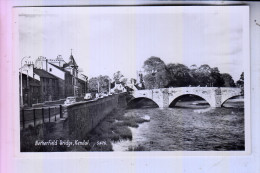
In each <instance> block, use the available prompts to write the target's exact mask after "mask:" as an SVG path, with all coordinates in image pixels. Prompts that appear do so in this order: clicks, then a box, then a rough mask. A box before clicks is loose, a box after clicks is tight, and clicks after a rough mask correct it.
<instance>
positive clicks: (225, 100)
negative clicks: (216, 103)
mask: <svg viewBox="0 0 260 173" xmlns="http://www.w3.org/2000/svg"><path fill="white" fill-rule="evenodd" d="M238 96H241V94H233V95H230V96H226V97H224V98H222V100H221V107H222V106H223V105H224V104H225V103H226V102H227V101H228V100H229V99H232V98H235V97H238Z"/></svg>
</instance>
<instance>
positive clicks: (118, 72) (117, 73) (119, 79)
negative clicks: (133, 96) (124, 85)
mask: <svg viewBox="0 0 260 173" xmlns="http://www.w3.org/2000/svg"><path fill="white" fill-rule="evenodd" d="M123 77H124V75H122V73H121V72H120V71H117V72H116V73H114V75H113V79H114V81H116V82H117V83H118V82H119V81H121V79H122V78H123Z"/></svg>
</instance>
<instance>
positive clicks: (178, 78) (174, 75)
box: [167, 63, 192, 87]
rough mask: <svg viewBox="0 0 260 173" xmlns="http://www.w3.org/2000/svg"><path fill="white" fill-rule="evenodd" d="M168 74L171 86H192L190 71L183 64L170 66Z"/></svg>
mask: <svg viewBox="0 0 260 173" xmlns="http://www.w3.org/2000/svg"><path fill="white" fill-rule="evenodd" d="M167 72H168V76H169V80H170V81H169V86H172V87H183V86H189V85H191V84H192V77H191V74H190V69H189V68H188V67H187V66H185V65H183V64H178V63H177V64H172V63H170V64H168V65H167Z"/></svg>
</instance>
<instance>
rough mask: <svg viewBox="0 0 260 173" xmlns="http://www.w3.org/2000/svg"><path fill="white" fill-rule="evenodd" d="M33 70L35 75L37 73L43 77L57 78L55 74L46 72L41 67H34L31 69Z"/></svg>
mask: <svg viewBox="0 0 260 173" xmlns="http://www.w3.org/2000/svg"><path fill="white" fill-rule="evenodd" d="M33 72H34V73H36V74H37V75H39V76H40V77H44V78H51V79H57V77H56V76H54V75H52V74H50V73H48V72H47V71H45V70H42V69H36V68H34V69H33Z"/></svg>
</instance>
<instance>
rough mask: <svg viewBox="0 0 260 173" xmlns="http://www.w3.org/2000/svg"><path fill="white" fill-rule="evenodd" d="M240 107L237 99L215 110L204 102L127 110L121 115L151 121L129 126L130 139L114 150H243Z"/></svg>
mask: <svg viewBox="0 0 260 173" xmlns="http://www.w3.org/2000/svg"><path fill="white" fill-rule="evenodd" d="M243 105H244V102H243V100H241V99H237V100H230V101H229V102H227V103H225V105H224V106H225V107H221V108H215V109H213V108H210V107H209V105H207V104H204V102H203V101H184V102H180V103H178V104H177V107H174V108H139V109H128V110H126V113H125V115H124V116H133V115H134V116H140V117H143V116H146V117H148V116H149V117H150V122H145V123H142V124H139V127H138V128H131V127H129V128H130V129H131V131H132V134H133V139H132V140H131V141H130V140H124V141H120V142H116V143H113V144H112V145H113V150H114V151H127V150H129V148H138V147H139V148H141V150H142V151H238V150H244V149H245V147H244V109H243ZM137 150H138V149H137Z"/></svg>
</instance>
